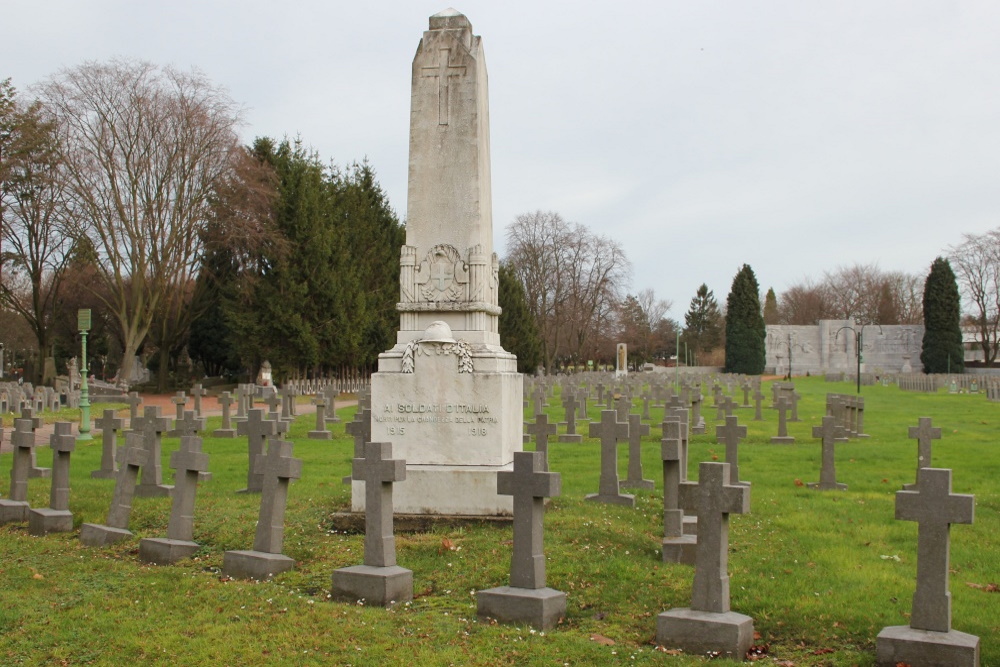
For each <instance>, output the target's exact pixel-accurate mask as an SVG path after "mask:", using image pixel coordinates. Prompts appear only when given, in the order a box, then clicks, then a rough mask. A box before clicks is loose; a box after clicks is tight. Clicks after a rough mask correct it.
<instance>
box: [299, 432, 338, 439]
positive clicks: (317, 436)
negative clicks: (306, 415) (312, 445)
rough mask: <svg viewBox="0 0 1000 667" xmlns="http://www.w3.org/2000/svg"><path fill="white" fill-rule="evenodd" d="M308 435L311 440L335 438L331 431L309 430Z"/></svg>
mask: <svg viewBox="0 0 1000 667" xmlns="http://www.w3.org/2000/svg"><path fill="white" fill-rule="evenodd" d="M306 435H308V437H309V438H310V439H311V440H333V433H332V432H330V431H309V433H307V434H306Z"/></svg>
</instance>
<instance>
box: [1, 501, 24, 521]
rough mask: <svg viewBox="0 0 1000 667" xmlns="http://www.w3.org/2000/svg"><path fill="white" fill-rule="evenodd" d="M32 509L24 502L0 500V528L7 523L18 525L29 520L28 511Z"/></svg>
mask: <svg viewBox="0 0 1000 667" xmlns="http://www.w3.org/2000/svg"><path fill="white" fill-rule="evenodd" d="M29 509H31V507H30V506H29V505H28V503H27V502H26V501H23V500H7V499H6V498H5V499H2V500H0V526H2V525H4V524H6V523H18V522H21V521H27V520H28V510H29Z"/></svg>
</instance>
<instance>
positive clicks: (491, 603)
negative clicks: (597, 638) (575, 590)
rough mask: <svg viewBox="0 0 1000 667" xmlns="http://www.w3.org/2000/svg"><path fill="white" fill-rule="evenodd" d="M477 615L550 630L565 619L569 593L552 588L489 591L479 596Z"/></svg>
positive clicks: (497, 589) (493, 589) (504, 588)
mask: <svg viewBox="0 0 1000 667" xmlns="http://www.w3.org/2000/svg"><path fill="white" fill-rule="evenodd" d="M476 615H477V616H478V617H479V618H481V619H487V618H494V619H496V620H497V621H500V622H501V623H527V624H528V625H531V626H532V627H535V628H537V629H539V630H548V629H549V628H554V627H555V626H556V625H557V624H558V623H559V620H560V619H561V618H563V617H565V616H566V594H565V593H562V592H560V591H557V590H555V589H552V588H514V587H512V586H500V587H498V588H490V589H487V590H485V591H479V592H477V593H476Z"/></svg>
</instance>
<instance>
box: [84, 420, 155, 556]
mask: <svg viewBox="0 0 1000 667" xmlns="http://www.w3.org/2000/svg"><path fill="white" fill-rule="evenodd" d="M146 409H147V410H148V409H149V407H147V408H146ZM157 409H159V408H157ZM148 460H149V452H148V451H147V450H146V448H145V446H144V445H143V441H142V434H140V433H135V432H129V433H126V434H125V447H124V449H122V450H120V451H119V452H118V466H119V467H118V477H117V478H116V479H115V490H114V493H113V494H112V496H111V507H110V508H109V509H108V518H107V520H106V521H105V522H104V524H103V525H101V524H96V523H85V524H83V525H82V526H81V527H80V542H81V543H82V544H84V545H86V546H88V547H103V546H106V545H108V544H114V543H115V542H120V541H121V540H124V539H126V538H128V537H131V536H132V532H131V531H130V530H129V529H128V520H129V515H130V514H131V513H132V498H133V496H134V495H135V490H136V481H137V480H138V478H139V471H140V469H141V468H142V467H144V466H145V465H146V463H147V461H148Z"/></svg>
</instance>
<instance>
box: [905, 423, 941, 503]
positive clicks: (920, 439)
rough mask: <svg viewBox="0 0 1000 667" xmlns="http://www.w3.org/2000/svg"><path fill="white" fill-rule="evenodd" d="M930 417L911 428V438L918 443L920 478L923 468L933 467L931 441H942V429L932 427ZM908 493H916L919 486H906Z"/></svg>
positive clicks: (918, 470)
mask: <svg viewBox="0 0 1000 667" xmlns="http://www.w3.org/2000/svg"><path fill="white" fill-rule="evenodd" d="M931 422H932V420H931V418H930V417H921V418H920V419H919V420H917V425H916V426H911V427H910V428H909V431H908V433H909V436H910V438H911V439H914V440H916V441H917V477H918V478H919V477H920V469H921V468H930V467H931V440H940V439H941V429H940V428H935V427H934V426H932V425H931ZM903 488H904V489H905V490H907V491H915V490H916V489H917V484H916V483H913V484H904V485H903Z"/></svg>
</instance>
